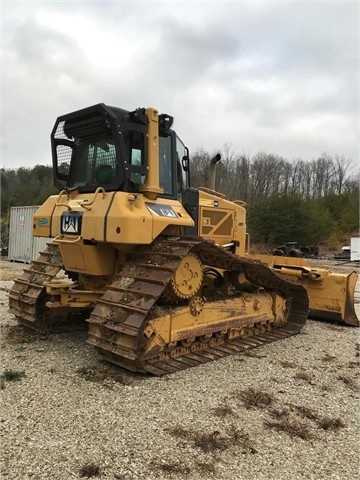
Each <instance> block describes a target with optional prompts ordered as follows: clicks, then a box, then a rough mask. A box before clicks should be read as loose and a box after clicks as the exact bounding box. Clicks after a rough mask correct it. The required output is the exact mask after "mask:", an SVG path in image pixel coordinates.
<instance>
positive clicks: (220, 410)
mask: <svg viewBox="0 0 360 480" xmlns="http://www.w3.org/2000/svg"><path fill="white" fill-rule="evenodd" d="M213 412H214V415H215V416H216V417H219V418H224V417H226V416H227V415H229V416H231V415H234V414H235V412H234V410H233V409H232V408H231V407H229V406H227V405H220V406H219V407H215V408H213Z"/></svg>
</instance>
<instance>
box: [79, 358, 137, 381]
mask: <svg viewBox="0 0 360 480" xmlns="http://www.w3.org/2000/svg"><path fill="white" fill-rule="evenodd" d="M76 373H77V374H78V375H80V376H81V377H82V378H83V379H84V380H87V381H88V382H95V383H103V384H104V385H106V386H107V387H111V384H114V383H120V384H121V385H132V384H133V383H134V381H135V380H136V378H137V377H135V376H134V375H132V374H131V373H128V372H125V371H123V370H120V369H119V368H117V367H115V366H112V365H110V364H109V365H101V363H99V364H96V365H94V366H91V367H80V368H78V369H77V370H76ZM139 378H141V377H139Z"/></svg>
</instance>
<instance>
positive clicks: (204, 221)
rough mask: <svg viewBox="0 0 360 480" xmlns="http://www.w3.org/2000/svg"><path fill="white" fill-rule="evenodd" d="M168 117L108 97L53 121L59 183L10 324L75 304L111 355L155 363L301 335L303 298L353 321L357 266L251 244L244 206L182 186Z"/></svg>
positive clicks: (54, 322) (40, 223)
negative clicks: (258, 253) (317, 265)
mask: <svg viewBox="0 0 360 480" xmlns="http://www.w3.org/2000/svg"><path fill="white" fill-rule="evenodd" d="M172 122H173V119H172V117H171V116H169V115H165V114H162V115H159V114H158V112H157V111H156V110H155V109H153V108H147V109H145V108H142V109H138V110H135V111H132V112H131V111H127V110H123V109H120V108H115V107H109V106H106V105H104V104H98V105H94V106H91V107H88V108H85V109H82V110H79V111H76V112H73V113H70V114H67V115H63V116H61V117H59V118H58V119H57V121H56V123H55V126H54V128H53V130H52V133H51V142H52V157H53V168H54V180H55V184H56V186H57V187H58V188H59V190H60V193H59V195H54V196H51V197H49V198H48V199H47V200H46V201H45V202H44V204H43V205H42V206H41V207H40V208H39V210H38V211H37V212H36V214H35V216H34V225H33V234H34V235H35V236H43V237H52V239H53V241H52V242H51V243H49V244H48V247H47V248H46V250H45V251H43V252H41V253H40V256H39V258H38V259H37V260H36V261H34V262H32V265H31V267H30V268H28V269H25V270H24V273H23V274H22V275H21V276H20V277H19V278H17V279H16V280H15V282H14V285H13V287H12V289H11V291H10V298H9V304H10V309H11V311H12V312H13V313H14V314H15V316H16V317H17V318H18V320H19V322H20V323H22V324H24V325H26V326H28V327H31V328H34V329H36V330H39V331H41V332H49V331H52V330H56V329H59V328H61V326H62V324H63V323H64V322H69V321H72V320H74V319H76V318H77V317H79V316H84V317H86V318H87V321H88V323H89V332H88V343H89V344H91V345H93V346H94V347H95V348H96V349H97V350H98V351H99V352H101V353H102V354H103V356H104V357H105V358H106V359H107V360H109V361H111V362H113V363H115V364H117V365H120V366H122V367H125V368H127V369H130V370H133V371H139V372H149V373H152V374H155V375H162V374H165V373H169V372H173V371H177V370H181V369H184V368H188V367H192V366H196V365H198V364H201V363H204V362H208V361H211V360H216V359H217V358H221V357H223V356H226V355H230V354H232V353H238V352H243V351H244V350H247V349H249V348H254V347H257V346H259V345H262V344H264V343H268V342H272V341H275V340H278V339H282V338H285V337H287V336H289V335H293V334H295V333H298V332H299V331H300V330H301V328H302V326H303V324H304V322H305V321H306V318H307V316H308V313H309V301H310V312H312V313H314V314H315V315H318V316H322V317H325V318H337V319H339V320H341V321H343V322H345V323H349V324H354V325H355V324H357V319H356V315H355V312H354V308H353V292H354V286H355V282H356V274H355V273H354V274H351V275H349V276H344V275H343V276H341V275H335V276H334V275H333V274H331V273H330V272H328V271H323V270H317V269H316V270H314V269H311V268H310V267H309V266H308V265H307V264H306V263H303V262H305V261H304V260H303V259H299V258H295V259H293V258H292V259H291V263H290V259H288V258H287V257H273V256H264V257H261V258H260V257H255V256H253V255H251V254H250V252H249V247H250V245H249V236H248V234H247V232H246V210H245V204H244V203H243V202H242V201H235V202H231V201H229V200H228V199H226V197H225V195H223V194H221V193H219V192H215V191H214V190H212V189H208V188H198V189H194V188H192V187H191V186H190V177H189V152H188V149H187V148H186V147H185V145H184V144H183V143H182V141H181V140H180V138H179V137H178V136H177V135H176V133H175V131H174V130H172V129H171V126H172ZM218 160H219V156H216V157H214V159H213V161H212V162H211V165H212V173H214V169H215V164H216V162H217V161H218ZM288 261H289V262H288ZM279 262H280V263H279ZM294 262H295V263H294ZM64 271H65V273H66V277H64V276H63V275H62V276H61V275H60V273H61V272H64ZM304 287H305V288H304ZM329 288H331V289H332V290H331V292H330V293H328V289H329Z"/></svg>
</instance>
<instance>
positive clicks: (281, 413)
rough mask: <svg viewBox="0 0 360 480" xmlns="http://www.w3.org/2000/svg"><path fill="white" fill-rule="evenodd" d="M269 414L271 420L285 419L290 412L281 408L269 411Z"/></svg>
mask: <svg viewBox="0 0 360 480" xmlns="http://www.w3.org/2000/svg"><path fill="white" fill-rule="evenodd" d="M269 413H270V415H271V416H272V417H273V418H284V417H287V416H288V415H289V413H290V412H289V410H287V409H286V408H282V409H277V408H272V409H271V410H269Z"/></svg>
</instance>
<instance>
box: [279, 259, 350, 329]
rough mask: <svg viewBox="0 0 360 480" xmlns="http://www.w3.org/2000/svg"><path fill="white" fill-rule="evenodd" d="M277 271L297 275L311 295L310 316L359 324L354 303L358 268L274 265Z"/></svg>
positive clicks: (309, 295)
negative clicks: (342, 270)
mask: <svg viewBox="0 0 360 480" xmlns="http://www.w3.org/2000/svg"><path fill="white" fill-rule="evenodd" d="M273 268H274V269H275V271H277V272H278V273H281V274H282V275H286V276H295V277H296V278H297V280H298V281H300V283H301V284H302V285H303V286H304V287H305V288H306V291H307V294H308V297H309V318H310V319H311V318H313V319H322V320H328V321H337V322H341V323H345V324H347V325H352V326H356V327H358V326H359V320H358V318H357V316H356V312H355V307H354V303H355V300H354V296H355V286H356V282H357V279H358V275H357V273H356V272H351V273H350V274H346V273H332V272H330V271H329V270H325V269H318V268H311V267H308V266H303V265H297V266H292V265H286V266H284V265H274V266H273Z"/></svg>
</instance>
